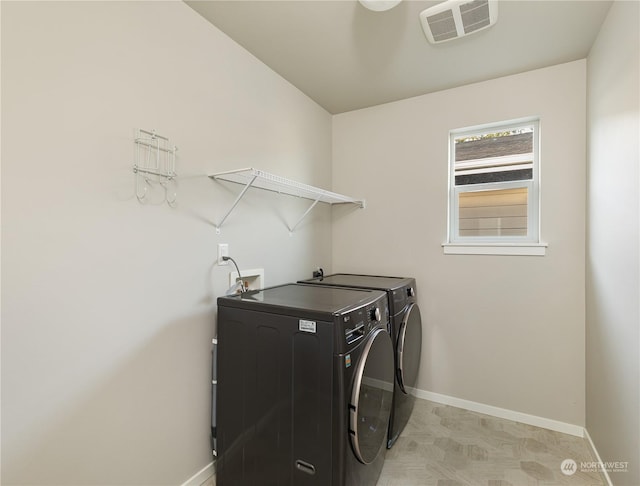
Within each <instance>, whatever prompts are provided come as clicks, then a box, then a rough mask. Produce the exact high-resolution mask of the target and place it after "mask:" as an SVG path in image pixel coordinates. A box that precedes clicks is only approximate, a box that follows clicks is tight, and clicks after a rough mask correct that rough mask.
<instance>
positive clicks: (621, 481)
mask: <svg viewBox="0 0 640 486" xmlns="http://www.w3.org/2000/svg"><path fill="white" fill-rule="evenodd" d="M639 22H640V4H638V2H621V1H617V2H614V4H613V6H612V7H611V10H610V11H609V15H608V16H607V18H606V20H605V22H604V23H603V25H602V29H601V31H600V34H599V36H598V38H597V40H596V42H595V44H594V46H593V47H592V49H591V53H590V54H589V58H588V63H587V64H588V108H589V117H588V135H589V144H588V148H589V159H588V160H589V162H588V185H587V188H588V190H587V201H588V203H587V208H588V209H587V214H588V225H587V259H586V265H587V343H586V345H587V347H586V350H587V354H586V357H587V368H586V371H587V373H586V376H587V381H586V393H587V395H586V396H587V399H586V410H587V430H588V431H589V435H590V436H591V438H592V439H593V442H594V443H595V445H596V448H597V449H598V452H599V453H600V456H601V457H602V460H603V461H620V462H627V461H628V462H629V471H628V472H620V473H612V474H611V477H612V480H613V482H614V484H616V485H629V486H631V485H633V486H636V485H638V484H640V448H639V446H638V437H640V415H639V410H640V332H639V330H640V308H639V306H640V267H639V265H640V238H639V223H640V206H639V205H640V198H639V197H638V191H639V190H640V181H639V179H638V178H639V177H640V171H639V169H638V167H639V165H640V144H639V142H638V137H639V135H640V123H639V117H640V99H639V91H640V76H639V71H640V62H639V60H640V37H639V34H638V32H639V31H640V28H639V27H640V26H639Z"/></svg>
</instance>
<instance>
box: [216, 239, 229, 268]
mask: <svg viewBox="0 0 640 486" xmlns="http://www.w3.org/2000/svg"><path fill="white" fill-rule="evenodd" d="M225 256H229V243H218V265H229V261H228V260H227V261H224V260H223V259H222V257H225Z"/></svg>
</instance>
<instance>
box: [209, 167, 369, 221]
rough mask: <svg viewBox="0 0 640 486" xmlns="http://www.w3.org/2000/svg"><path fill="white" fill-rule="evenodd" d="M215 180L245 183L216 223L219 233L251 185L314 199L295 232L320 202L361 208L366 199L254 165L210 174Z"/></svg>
mask: <svg viewBox="0 0 640 486" xmlns="http://www.w3.org/2000/svg"><path fill="white" fill-rule="evenodd" d="M209 177H210V178H211V179H213V180H222V181H227V182H234V183H236V184H241V185H244V188H243V189H242V191H241V192H240V194H239V195H238V197H237V198H236V200H235V201H234V202H233V204H232V206H231V208H229V210H228V211H227V213H226V214H225V215H224V217H223V218H222V220H221V221H220V223H219V224H217V225H216V231H217V232H218V233H219V232H220V228H221V227H222V225H223V224H224V222H225V220H226V219H227V217H228V216H229V215H230V214H231V212H232V211H233V210H234V209H235V207H236V206H237V205H238V203H239V202H240V200H241V199H242V197H243V196H244V195H245V193H246V192H247V190H248V189H249V188H250V187H255V188H258V189H263V190H266V191H272V192H277V193H278V194H287V195H290V196H296V197H300V198H304V199H309V200H311V201H313V203H312V204H311V206H310V207H309V209H307V210H306V211H305V213H304V214H303V215H302V216H301V217H300V219H298V221H297V222H296V224H294V225H293V226H292V227H290V228H289V232H290V233H293V231H294V230H295V229H296V227H297V226H298V225H299V224H300V223H301V222H302V220H303V219H304V218H305V217H306V216H307V214H309V212H310V211H311V210H312V209H313V208H314V207H315V206H316V204H318V203H319V202H322V203H326V204H355V205H358V206H359V207H360V208H364V207H365V201H364V200H363V199H354V198H352V197H349V196H344V195H342V194H337V193H335V192H331V191H327V190H325V189H320V188H318V187H314V186H310V185H308V184H303V183H301V182H297V181H294V180H291V179H287V178H285V177H281V176H278V175H275V174H270V173H269V172H265V171H263V170H258V169H254V168H252V167H249V168H246V169H237V170H231V171H228V172H220V173H217V174H213V175H210V176H209Z"/></svg>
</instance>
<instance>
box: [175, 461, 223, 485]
mask: <svg viewBox="0 0 640 486" xmlns="http://www.w3.org/2000/svg"><path fill="white" fill-rule="evenodd" d="M214 472H215V469H214V467H213V461H212V462H210V463H209V464H207V465H206V466H205V467H203V468H202V469H200V470H199V471H198V472H197V473H195V474H194V475H193V476H191V477H190V478H189V479H187V480H186V481H185V482H184V483H182V484H181V485H180V486H200V485H201V484H202V483H204V482H205V481H206V480H207V479H209V478H210V477H212V476H213V473H214Z"/></svg>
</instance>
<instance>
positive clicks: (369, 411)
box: [212, 284, 394, 486]
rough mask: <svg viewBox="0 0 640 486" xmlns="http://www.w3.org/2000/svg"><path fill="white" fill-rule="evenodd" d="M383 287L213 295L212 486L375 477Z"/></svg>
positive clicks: (386, 364)
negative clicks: (215, 330) (215, 298)
mask: <svg viewBox="0 0 640 486" xmlns="http://www.w3.org/2000/svg"><path fill="white" fill-rule="evenodd" d="M388 319H389V313H388V309H387V297H386V295H385V293H384V292H380V291H374V290H365V289H344V288H333V287H323V286H317V285H304V284H288V285H282V286H278V287H271V288H267V289H264V290H260V291H254V292H247V293H244V294H241V295H238V296H232V297H220V298H219V299H218V333H217V334H218V336H217V352H216V355H217V356H216V358H215V362H216V363H217V371H216V373H215V376H214V383H216V380H217V389H216V390H215V391H216V394H214V396H215V395H217V397H216V399H215V405H216V407H215V408H216V410H215V412H214V414H213V423H212V432H213V436H214V439H215V440H214V448H215V450H216V452H217V462H216V484H217V485H218V486H311V485H314V486H364V485H367V486H368V485H375V484H376V482H377V479H378V477H379V475H380V471H381V469H382V464H383V461H384V456H385V452H386V448H385V444H386V438H387V433H388V423H389V422H388V421H389V417H390V414H391V405H392V399H393V380H394V378H393V359H394V358H393V347H392V344H391V338H390V336H389V334H388V332H387V323H388Z"/></svg>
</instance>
